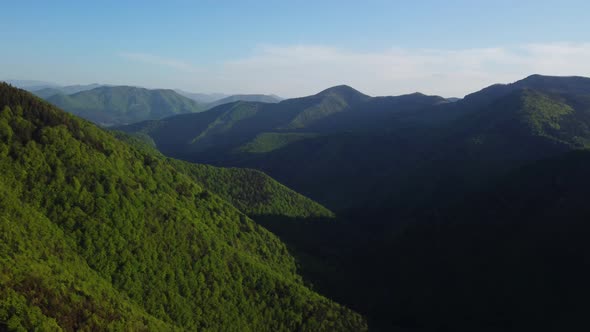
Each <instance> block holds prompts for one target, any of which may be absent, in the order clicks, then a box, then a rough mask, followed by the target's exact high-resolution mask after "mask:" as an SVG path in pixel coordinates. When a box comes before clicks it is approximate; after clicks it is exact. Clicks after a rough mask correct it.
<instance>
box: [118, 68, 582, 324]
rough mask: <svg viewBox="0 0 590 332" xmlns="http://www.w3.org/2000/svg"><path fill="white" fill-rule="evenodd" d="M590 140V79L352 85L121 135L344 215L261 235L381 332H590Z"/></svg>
mask: <svg viewBox="0 0 590 332" xmlns="http://www.w3.org/2000/svg"><path fill="white" fill-rule="evenodd" d="M588 128H590V79H589V78H584V77H551V76H540V75H532V76H529V77H527V78H525V79H522V80H520V81H517V82H515V83H512V84H505V85H502V84H497V85H492V86H490V87H487V88H485V89H482V90H481V91H478V92H475V93H473V94H470V95H467V96H466V97H465V98H463V99H460V100H453V101H450V100H447V99H444V98H441V97H437V96H425V95H422V94H411V95H404V96H397V97H369V96H367V95H364V94H362V93H360V92H358V91H356V90H354V89H352V88H350V87H347V86H337V87H334V88H330V89H327V90H325V91H322V92H320V93H318V94H316V95H313V96H309V97H303V98H296V99H288V100H284V101H281V102H280V103H277V104H263V103H245V102H239V103H234V104H228V105H222V106H219V107H217V108H214V109H212V110H210V111H207V112H203V113H199V114H191V115H184V116H177V117H172V118H168V119H165V120H162V121H151V122H143V123H137V124H133V125H130V126H126V127H122V128H119V129H121V130H123V131H126V132H129V133H135V134H136V135H143V136H147V137H149V139H150V140H151V141H153V144H154V145H155V146H156V147H157V148H158V149H159V150H160V151H162V153H164V154H166V155H168V156H171V157H177V158H181V159H184V160H187V161H193V162H204V163H211V164H214V165H217V166H234V167H235V166H238V167H251V168H255V169H259V170H262V171H264V172H265V173H267V174H269V175H270V176H272V177H273V178H276V179H277V180H279V181H281V182H282V183H284V184H286V185H287V186H289V187H290V188H294V189H295V190H297V191H298V192H301V193H303V194H304V195H306V196H308V197H311V198H312V199H314V200H316V201H318V202H320V203H322V204H323V205H325V206H326V207H327V208H329V209H331V210H332V211H334V212H335V214H336V218H335V219H334V220H333V221H332V222H329V223H325V222H324V223H322V222H320V223H310V222H303V223H302V222H297V221H296V220H290V219H289V218H286V219H285V220H284V222H281V223H274V222H272V221H267V220H265V219H259V223H261V224H262V225H264V226H265V227H266V228H268V229H270V230H271V231H273V232H274V233H275V234H277V235H279V236H280V237H281V238H282V239H283V240H284V241H285V242H286V243H287V244H288V245H289V246H290V248H291V250H292V251H293V253H294V254H295V256H296V257H297V259H298V260H299V262H300V265H301V271H302V273H303V275H304V278H305V279H307V280H309V282H311V283H313V284H314V285H315V287H316V289H318V290H320V291H321V292H323V293H325V294H327V295H328V296H330V297H331V298H333V299H335V300H336V301H339V302H341V303H345V304H347V305H348V306H350V307H351V308H353V309H355V310H357V311H359V312H361V313H362V314H365V315H366V316H367V317H368V319H369V325H370V326H371V328H372V329H375V330H385V331H390V330H395V329H401V330H419V331H422V330H429V331H430V330H448V331H473V330H480V331H481V330H485V331H506V330H523V329H531V328H534V329H536V330H542V329H546V330H560V329H566V330H567V329H570V328H573V327H575V326H586V325H587V324H586V323H585V322H584V319H583V317H584V315H582V314H581V312H583V311H585V310H586V309H588V308H589V307H588V305H586V304H585V303H584V300H583V299H584V297H585V295H586V294H588V291H589V289H590V288H589V287H587V286H585V285H584V282H583V280H585V278H587V277H588V275H587V273H586V272H584V266H585V264H587V263H588V262H587V257H590V256H589V255H588V253H589V252H588V248H589V247H588V246H587V245H585V244H584V240H583V238H584V234H587V233H588V228H587V227H586V226H585V223H584V220H585V219H587V217H588V216H589V211H588V209H587V208H586V207H585V204H584V197H586V194H587V193H586V191H587V189H586V188H587V186H586V183H587V181H588V176H587V174H586V173H585V172H584V171H583V169H585V168H587V167H588V166H590V165H588V162H589V159H588V152H586V149H587V148H588V147H589V142H590V141H589V140H590V131H589V130H588ZM171 133H174V134H173V135H172V134H171Z"/></svg>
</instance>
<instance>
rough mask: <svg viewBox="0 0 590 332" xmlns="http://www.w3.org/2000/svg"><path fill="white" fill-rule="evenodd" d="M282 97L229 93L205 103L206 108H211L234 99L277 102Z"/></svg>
mask: <svg viewBox="0 0 590 332" xmlns="http://www.w3.org/2000/svg"><path fill="white" fill-rule="evenodd" d="M281 100H282V99H281V98H280V97H277V96H275V95H260V94H249V95H231V96H227V97H223V98H221V99H218V100H215V101H212V102H209V103H208V104H207V108H208V109H211V108H213V107H216V106H219V105H223V104H228V103H234V102H236V101H253V102H258V103H278V102H280V101H281Z"/></svg>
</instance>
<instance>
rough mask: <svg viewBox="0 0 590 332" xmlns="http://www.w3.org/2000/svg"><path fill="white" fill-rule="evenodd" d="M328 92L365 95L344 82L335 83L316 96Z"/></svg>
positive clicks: (328, 93) (327, 93)
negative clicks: (340, 83)
mask: <svg viewBox="0 0 590 332" xmlns="http://www.w3.org/2000/svg"><path fill="white" fill-rule="evenodd" d="M330 94H339V95H353V94H354V95H363V96H366V95H365V94H363V93H362V92H360V91H358V90H356V89H354V88H352V87H350V86H348V85H345V84H342V85H336V86H333V87H331V88H327V89H325V90H323V91H321V92H319V93H318V94H317V95H318V96H324V95H330Z"/></svg>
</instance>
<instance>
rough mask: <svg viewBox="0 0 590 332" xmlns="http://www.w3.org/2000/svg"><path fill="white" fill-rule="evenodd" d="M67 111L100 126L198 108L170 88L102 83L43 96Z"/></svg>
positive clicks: (154, 117)
mask: <svg viewBox="0 0 590 332" xmlns="http://www.w3.org/2000/svg"><path fill="white" fill-rule="evenodd" d="M47 101H49V102H50V103H52V104H54V105H56V106H58V107H60V108H62V109H64V110H65V111H67V112H70V113H72V114H75V115H78V116H81V117H83V118H86V119H88V120H90V121H93V122H95V123H98V124H101V125H108V126H110V125H122V124H127V123H133V122H140V121H144V120H152V119H161V118H164V117H167V116H171V115H175V114H181V113H193V112H199V111H202V110H203V109H202V107H201V106H199V105H198V104H197V103H196V102H194V101H192V100H190V99H188V98H186V97H183V96H181V95H179V94H177V93H176V92H174V91H172V90H148V89H143V88H136V87H129V86H114V87H110V86H103V87H99V88H95V89H92V90H87V91H81V92H78V93H74V94H71V95H66V94H58V95H53V96H50V97H48V98H47Z"/></svg>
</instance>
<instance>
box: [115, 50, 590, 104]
mask: <svg viewBox="0 0 590 332" xmlns="http://www.w3.org/2000/svg"><path fill="white" fill-rule="evenodd" d="M124 56H125V57H126V58H129V59H134V60H137V61H142V62H145V63H149V64H158V65H163V66H168V67H171V68H175V69H178V71H177V72H176V73H171V75H176V76H174V77H170V79H169V80H168V81H171V80H173V79H176V80H178V81H179V82H183V85H186V86H184V88H185V89H191V90H194V91H224V92H230V93H238V92H239V93H275V94H278V95H282V96H285V97H291V96H300V95H307V94H312V93H315V92H317V91H319V90H322V89H324V88H327V87H329V86H332V85H337V84H349V85H351V86H353V87H355V88H357V89H359V90H361V91H363V92H365V93H368V94H371V95H395V94H402V93H410V92H415V91H420V92H423V93H428V94H438V95H443V96H463V95H465V94H467V93H470V92H473V91H475V90H478V89H481V88H483V87H485V86H487V85H490V84H494V83H507V82H513V81H515V80H518V79H521V78H523V77H525V76H528V75H530V74H535V73H538V74H545V75H581V76H590V61H588V59H590V43H539V44H526V45H519V46H501V47H490V48H472V49H456V50H446V49H408V48H390V49H386V50H383V51H378V52H358V51H350V50H344V49H338V48H334V47H329V46H321V45H286V46H280V45H279V46H277V45H267V46H261V47H258V48H257V49H255V50H254V53H253V54H252V55H250V56H247V57H243V58H239V59H233V60H229V61H225V62H221V63H219V64H216V65H212V66H208V67H207V68H206V69H202V72H201V73H202V75H199V76H198V77H195V76H194V75H183V72H185V73H187V74H190V73H193V72H194V71H195V70H197V68H196V67H194V66H192V65H190V64H187V63H185V62H182V61H178V60H173V59H166V58H162V57H158V56H153V55H146V54H140V53H125V55H124ZM179 72H180V73H179Z"/></svg>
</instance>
